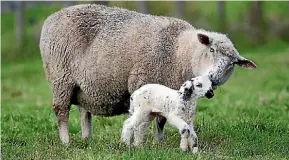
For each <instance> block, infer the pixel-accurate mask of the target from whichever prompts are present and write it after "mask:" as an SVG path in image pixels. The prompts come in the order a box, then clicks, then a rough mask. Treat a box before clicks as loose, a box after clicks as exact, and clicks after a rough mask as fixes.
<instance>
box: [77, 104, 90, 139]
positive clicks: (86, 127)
mask: <svg viewBox="0 0 289 160" xmlns="http://www.w3.org/2000/svg"><path fill="white" fill-rule="evenodd" d="M79 112H80V121H81V132H82V139H83V140H85V139H87V138H89V137H92V117H91V113H90V112H88V111H87V110H86V109H84V108H82V107H79Z"/></svg>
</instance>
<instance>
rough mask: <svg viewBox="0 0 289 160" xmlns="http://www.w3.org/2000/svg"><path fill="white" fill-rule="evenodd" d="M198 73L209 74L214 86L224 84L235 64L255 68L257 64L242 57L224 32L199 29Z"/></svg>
mask: <svg viewBox="0 0 289 160" xmlns="http://www.w3.org/2000/svg"><path fill="white" fill-rule="evenodd" d="M197 38H198V41H199V42H200V43H201V46H200V47H199V49H198V52H199V55H198V58H197V59H198V62H197V63H198V64H197V66H198V74H197V75H196V76H200V75H207V76H209V78H210V80H211V81H212V83H213V84H212V85H213V88H214V89H215V88H216V87H217V86H219V85H222V84H224V83H225V82H226V81H227V80H228V78H229V77H230V76H231V75H232V73H233V71H234V67H235V65H238V66H241V67H242V68H246V69H255V68H256V67H257V66H256V64H255V63H254V62H253V61H252V60H249V59H246V58H244V57H242V56H241V55H240V54H239V53H238V51H237V49H236V48H235V47H234V45H233V43H232V42H231V40H230V39H229V38H228V37H227V36H226V35H224V34H220V33H215V32H207V31H203V30H199V31H198V32H197Z"/></svg>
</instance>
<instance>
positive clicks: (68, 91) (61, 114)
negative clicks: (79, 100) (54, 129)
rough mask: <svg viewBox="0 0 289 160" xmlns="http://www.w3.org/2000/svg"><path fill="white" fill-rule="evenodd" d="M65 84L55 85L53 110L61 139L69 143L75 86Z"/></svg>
mask: <svg viewBox="0 0 289 160" xmlns="http://www.w3.org/2000/svg"><path fill="white" fill-rule="evenodd" d="M54 84H56V83H54ZM64 84H65V83H58V85H54V86H53V110H54V112H55V115H56V119H57V123H58V130H59V137H60V140H61V142H62V143H69V126H68V121H69V111H70V105H71V103H70V100H71V95H72V92H73V86H72V85H71V86H70V85H64Z"/></svg>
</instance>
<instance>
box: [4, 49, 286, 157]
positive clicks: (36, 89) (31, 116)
mask: <svg viewBox="0 0 289 160" xmlns="http://www.w3.org/2000/svg"><path fill="white" fill-rule="evenodd" d="M288 52H289V50H288V49H287V50H284V51H283V52H277V53H276V52H266V51H265V50H264V51H260V52H255V53H247V54H243V55H244V56H247V57H250V58H252V59H254V60H255V61H256V63H257V64H258V69H257V70H251V71H247V70H243V69H240V68H238V69H237V70H236V72H235V73H234V75H233V76H232V78H231V79H230V80H229V81H228V83H226V84H225V85H224V86H222V87H221V88H219V89H218V90H217V91H216V92H215V97H214V98H213V99H211V100H207V99H202V100H200V103H199V105H198V107H197V116H196V123H195V124H196V128H197V134H198V136H199V141H200V149H201V153H200V155H199V156H196V155H192V154H190V153H184V152H181V151H180V150H179V148H178V146H179V140H180V138H179V135H178V133H177V130H176V129H174V128H172V127H170V126H169V125H167V126H166V140H165V141H164V142H163V143H161V144H158V143H156V142H155V141H154V131H155V126H154V125H152V126H151V128H152V129H151V130H150V133H149V135H148V137H147V140H146V143H145V145H144V147H143V148H140V149H134V148H127V147H125V146H124V145H122V144H121V143H120V141H119V138H120V130H121V127H122V123H123V121H124V119H125V118H126V117H127V115H123V116H118V117H111V118H103V117H94V118H93V124H94V136H93V139H92V140H90V141H88V142H83V141H82V140H81V132H80V122H79V113H78V110H77V108H76V107H72V111H71V118H70V135H71V138H72V140H71V142H72V143H71V144H70V146H69V147H66V146H63V145H61V144H60V141H59V139H58V131H57V125H56V122H55V116H54V113H53V112H52V110H51V107H50V106H51V92H50V88H49V85H48V83H47V82H46V80H45V75H44V72H43V69H42V65H41V60H40V59H39V58H32V59H30V60H24V61H21V62H17V63H13V62H2V79H1V80H2V86H1V89H2V101H1V103H2V113H1V116H2V124H1V125H2V132H1V135H2V144H1V147H2V154H3V156H4V159H17V158H19V159H23V158H24V159H180V158H181V159H191V158H192V157H195V158H197V157H198V158H204V159H231V158H233V157H234V158H237V159H239V158H240V159H243V158H248V159H256V158H257V159H282V158H283V159H286V158H287V159H288V158H289V155H288V153H289V123H288V122H289V101H288V99H289V83H288V82H289V74H288V70H289V54H288Z"/></svg>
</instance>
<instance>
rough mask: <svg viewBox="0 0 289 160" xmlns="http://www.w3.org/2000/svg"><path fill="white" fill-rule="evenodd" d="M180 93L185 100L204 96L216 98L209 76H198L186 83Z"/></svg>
mask: <svg viewBox="0 0 289 160" xmlns="http://www.w3.org/2000/svg"><path fill="white" fill-rule="evenodd" d="M179 93H180V94H182V95H183V98H184V100H189V99H190V98H191V97H192V96H194V97H196V98H200V97H203V96H206V97H207V98H212V97H213V96H214V92H213V89H212V82H211V81H210V79H209V78H208V77H207V76H198V77H195V78H192V79H191V80H188V81H186V82H185V83H183V85H182V86H181V88H180V90H179Z"/></svg>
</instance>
